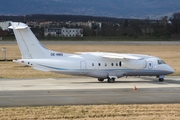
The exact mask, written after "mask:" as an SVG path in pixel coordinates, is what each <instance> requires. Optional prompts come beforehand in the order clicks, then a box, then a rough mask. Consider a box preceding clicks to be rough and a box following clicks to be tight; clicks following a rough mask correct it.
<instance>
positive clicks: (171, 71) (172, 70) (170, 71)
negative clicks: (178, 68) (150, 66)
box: [167, 66, 174, 74]
mask: <svg viewBox="0 0 180 120" xmlns="http://www.w3.org/2000/svg"><path fill="white" fill-rule="evenodd" d="M167 70H168V72H169V74H173V73H174V69H173V68H172V67H170V66H168V69H167Z"/></svg>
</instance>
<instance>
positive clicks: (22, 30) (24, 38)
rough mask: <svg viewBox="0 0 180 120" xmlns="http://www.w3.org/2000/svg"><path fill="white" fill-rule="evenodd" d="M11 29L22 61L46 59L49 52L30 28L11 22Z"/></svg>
mask: <svg viewBox="0 0 180 120" xmlns="http://www.w3.org/2000/svg"><path fill="white" fill-rule="evenodd" d="M9 28H11V29H13V31H14V34H15V37H16V40H17V43H18V46H19V49H20V51H21V54H22V58H23V59H33V58H36V59H38V58H46V57H48V56H49V55H48V56H47V53H49V52H50V51H49V50H48V49H46V48H45V47H44V46H43V45H41V43H40V42H39V41H38V39H37V38H36V37H35V35H34V34H33V33H32V31H31V30H30V28H29V27H28V26H27V25H26V24H24V23H18V22H12V23H11V26H10V27H9Z"/></svg>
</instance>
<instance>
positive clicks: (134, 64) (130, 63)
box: [121, 60, 146, 69]
mask: <svg viewBox="0 0 180 120" xmlns="http://www.w3.org/2000/svg"><path fill="white" fill-rule="evenodd" d="M121 67H124V68H129V69H144V68H145V67H146V61H145V60H127V61H122V62H121Z"/></svg>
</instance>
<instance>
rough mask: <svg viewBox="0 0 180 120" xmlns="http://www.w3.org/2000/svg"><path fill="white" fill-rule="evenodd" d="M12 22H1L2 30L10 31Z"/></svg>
mask: <svg viewBox="0 0 180 120" xmlns="http://www.w3.org/2000/svg"><path fill="white" fill-rule="evenodd" d="M11 22H12V21H4V22H0V27H1V29H2V30H8V31H9V28H8V27H9V26H10V25H11Z"/></svg>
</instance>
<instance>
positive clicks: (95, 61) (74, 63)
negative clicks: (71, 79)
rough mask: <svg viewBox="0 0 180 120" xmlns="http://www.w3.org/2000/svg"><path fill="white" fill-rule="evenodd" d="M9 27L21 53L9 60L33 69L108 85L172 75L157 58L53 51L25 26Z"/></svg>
mask: <svg viewBox="0 0 180 120" xmlns="http://www.w3.org/2000/svg"><path fill="white" fill-rule="evenodd" d="M9 28H11V29H13V31H14V34H15V37H16V40H17V43H18V46H19V48H20V51H21V54H22V59H19V60H13V61H14V62H18V63H22V64H25V65H29V66H32V67H33V68H34V69H36V70H41V71H48V72H56V73H64V74H70V75H81V76H89V77H94V78H98V80H99V81H103V80H104V79H107V81H108V82H109V83H113V82H114V81H115V79H116V78H120V77H123V76H156V77H158V78H159V81H164V76H165V75H168V74H172V73H174V70H173V69H172V68H171V67H170V66H169V65H167V64H166V63H165V62H164V61H163V60H161V59H160V58H157V57H153V56H148V55H141V54H118V53H107V52H78V53H76V54H68V53H62V52H56V51H52V50H48V49H47V48H45V47H44V46H43V45H41V44H40V42H39V41H38V40H37V38H36V37H35V35H34V34H33V33H32V31H31V30H30V28H29V27H28V26H27V25H26V24H24V23H18V22H12V23H11V26H10V27H9Z"/></svg>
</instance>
